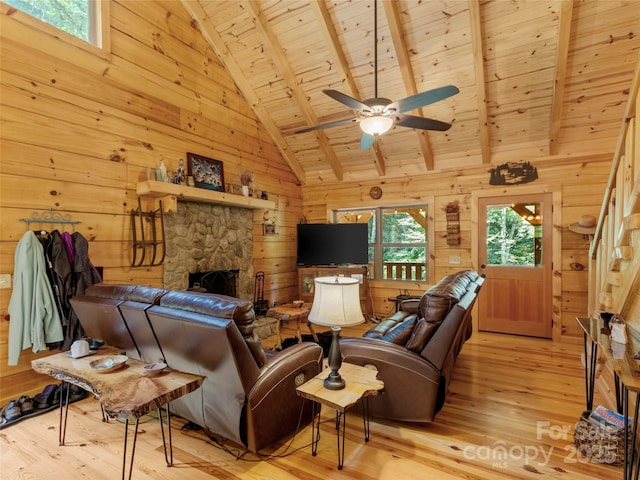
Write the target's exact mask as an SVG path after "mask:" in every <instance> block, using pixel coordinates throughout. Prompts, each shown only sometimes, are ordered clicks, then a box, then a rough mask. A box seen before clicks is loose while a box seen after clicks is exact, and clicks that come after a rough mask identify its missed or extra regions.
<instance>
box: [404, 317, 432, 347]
mask: <svg viewBox="0 0 640 480" xmlns="http://www.w3.org/2000/svg"><path fill="white" fill-rule="evenodd" d="M440 323H441V322H427V320H425V319H424V318H421V319H420V320H418V321H417V322H416V324H415V326H414V327H413V331H412V332H411V336H410V337H409V340H407V343H406V344H405V347H407V349H408V350H411V351H414V352H417V353H420V352H421V351H422V349H423V348H424V346H425V345H426V344H427V342H428V341H429V339H430V338H431V337H432V336H433V334H434V333H435V332H436V330H437V329H438V327H439V326H440Z"/></svg>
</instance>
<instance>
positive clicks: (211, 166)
mask: <svg viewBox="0 0 640 480" xmlns="http://www.w3.org/2000/svg"><path fill="white" fill-rule="evenodd" d="M187 162H188V172H189V173H188V175H190V176H192V177H193V180H194V182H195V186H196V187H198V188H207V189H209V190H217V191H218V192H224V170H223V168H222V162H221V161H220V160H214V159H212V158H207V157H203V156H202V155H197V154H195V153H187Z"/></svg>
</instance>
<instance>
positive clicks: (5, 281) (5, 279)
mask: <svg viewBox="0 0 640 480" xmlns="http://www.w3.org/2000/svg"><path fill="white" fill-rule="evenodd" d="M0 288H11V274H10V273H4V274H2V275H0Z"/></svg>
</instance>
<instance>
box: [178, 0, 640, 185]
mask: <svg viewBox="0 0 640 480" xmlns="http://www.w3.org/2000/svg"><path fill="white" fill-rule="evenodd" d="M183 4H184V5H185V8H186V9H187V11H188V12H189V13H190V15H191V16H192V17H193V18H194V20H195V21H196V22H197V24H198V26H199V28H200V30H201V31H202V33H203V35H204V36H205V38H206V40H207V41H208V42H209V44H210V45H211V47H212V49H213V50H214V51H215V52H216V54H217V55H218V58H219V59H220V61H221V62H222V63H223V64H224V66H225V67H226V69H227V70H228V72H229V73H230V75H231V76H232V78H233V79H234V81H235V83H236V85H237V87H238V90H239V91H240V92H241V93H242V95H243V96H244V97H245V99H246V100H247V101H248V102H249V104H250V105H251V106H252V108H253V109H254V111H255V113H256V115H257V117H258V118H259V120H260V121H261V123H262V124H263V125H264V127H265V129H266V130H267V132H268V133H269V134H270V136H271V137H272V139H273V141H274V143H275V144H276V145H277V146H278V148H279V149H280V151H281V153H282V155H283V157H284V158H285V160H286V161H287V163H288V164H289V165H290V167H291V169H292V171H293V172H294V174H295V175H296V176H297V177H298V179H299V180H300V182H301V183H306V184H318V183H320V182H333V181H342V180H344V181H352V180H355V181H365V180H372V179H378V178H384V177H398V176H411V175H419V174H423V173H426V172H429V171H433V170H445V169H458V170H461V169H465V168H470V167H477V166H482V165H487V166H489V165H490V164H494V165H496V164H500V163H504V162H507V161H522V160H536V159H538V160H545V161H547V160H549V161H552V160H553V159H555V158H566V157H576V156H583V155H585V154H594V153H595V154H598V153H608V152H612V151H613V150H614V148H615V144H616V140H617V137H618V134H619V132H620V126H621V122H622V117H623V115H624V108H625V104H626V101H627V97H628V89H629V86H630V84H631V79H632V77H633V72H634V69H635V66H636V63H637V62H638V58H639V55H638V52H639V51H640V0H630V1H617V0H599V1H596V0H584V1H572V0H492V1H491V0H489V1H481V2H479V1H476V0H422V1H419V0H379V1H378V2H377V17H378V20H377V22H378V28H377V32H376V31H375V30H374V5H375V3H374V1H373V0H310V1H307V0H246V1H245V0H183ZM376 37H377V39H378V43H377V46H378V49H377V50H378V52H377V57H378V58H377V67H378V75H377V87H378V96H380V97H386V98H389V99H391V100H394V101H395V100H399V99H402V98H404V97H407V96H409V95H413V94H416V93H419V92H423V91H427V90H431V89H434V88H438V87H441V86H445V85H455V86H457V87H458V88H459V90H460V93H458V94H457V95H454V96H452V97H449V98H446V99H444V100H441V101H439V102H436V103H434V104H431V105H428V106H425V107H423V108H421V109H416V110H414V111H411V112H408V113H410V114H413V115H416V116H425V117H429V118H433V119H437V120H440V121H444V122H449V123H451V124H452V127H451V128H450V129H449V130H448V131H445V132H437V131H424V130H415V129H412V128H407V127H401V126H394V127H393V128H392V129H391V130H390V131H389V132H387V133H385V134H384V135H381V136H379V137H377V140H376V142H375V144H374V146H373V147H371V148H369V149H365V150H361V149H360V136H361V130H360V128H359V125H358V124H356V123H353V124H347V125H342V126H338V127H333V128H329V129H322V130H316V131H312V132H308V133H295V131H296V130H299V129H301V128H304V127H308V126H313V125H318V124H321V123H325V122H332V121H337V120H343V119H349V118H356V117H357V113H356V111H354V110H351V109H350V108H349V107H347V106H345V105H343V104H342V103H339V102H337V101H336V100H334V99H332V98H330V97H329V96H327V95H326V94H324V93H323V92H322V91H323V90H324V89H334V90H337V91H339V92H342V93H345V94H346V95H349V96H351V97H353V98H356V99H359V100H365V99H369V98H373V97H374V96H375V95H374V91H375V85H374V83H375V75H374V71H375V68H374V67H375V63H376V62H375V60H376V59H375V55H374V39H375V38H376Z"/></svg>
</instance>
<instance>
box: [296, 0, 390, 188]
mask: <svg viewBox="0 0 640 480" xmlns="http://www.w3.org/2000/svg"><path fill="white" fill-rule="evenodd" d="M309 6H310V7H311V10H313V12H314V14H315V15H316V18H317V19H318V23H319V25H320V31H321V33H322V35H323V36H324V39H325V42H326V44H327V46H328V47H329V51H330V52H331V56H332V57H333V59H334V65H335V68H336V71H337V73H338V75H339V76H340V82H341V83H342V89H343V90H345V93H346V94H347V95H349V96H351V97H353V98H359V96H360V95H359V92H358V87H357V86H356V82H355V80H354V79H353V75H351V69H350V67H349V61H348V60H347V56H346V55H345V54H344V50H343V49H342V46H341V44H340V39H339V38H338V33H337V32H336V29H335V27H334V26H333V21H332V20H331V15H330V14H329V9H328V8H327V4H326V1H325V0H317V1H312V2H310V3H309ZM370 151H371V156H372V158H373V163H374V164H375V166H376V170H377V171H378V175H380V176H381V177H382V176H384V175H385V171H386V167H385V163H384V157H383V156H382V154H381V153H380V146H379V145H378V142H376V145H375V148H372V149H370Z"/></svg>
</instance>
